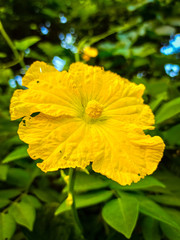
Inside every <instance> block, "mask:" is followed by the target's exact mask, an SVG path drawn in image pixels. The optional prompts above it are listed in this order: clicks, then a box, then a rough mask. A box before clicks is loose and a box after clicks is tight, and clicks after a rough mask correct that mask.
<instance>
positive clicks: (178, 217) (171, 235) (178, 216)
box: [161, 208, 180, 240]
mask: <svg viewBox="0 0 180 240" xmlns="http://www.w3.org/2000/svg"><path fill="white" fill-rule="evenodd" d="M166 211H167V212H168V213H169V215H170V216H171V217H172V218H173V219H174V221H176V222H177V224H178V225H179V226H180V212H179V211H178V210H175V209H170V208H169V209H168V208H167V209H166ZM161 229H162V231H163V233H164V234H165V236H166V237H167V238H168V239H172V240H179V239H180V231H178V230H177V229H175V228H173V227H171V226H169V225H168V224H165V223H161Z"/></svg>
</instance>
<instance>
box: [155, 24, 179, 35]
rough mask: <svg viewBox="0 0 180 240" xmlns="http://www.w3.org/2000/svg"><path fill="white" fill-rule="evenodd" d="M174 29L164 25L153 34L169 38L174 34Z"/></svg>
mask: <svg viewBox="0 0 180 240" xmlns="http://www.w3.org/2000/svg"><path fill="white" fill-rule="evenodd" d="M175 32H176V29H175V28H174V27H171V26H168V25H165V26H161V27H158V28H156V29H155V33H156V34H157V35H160V36H170V35H173V34H175Z"/></svg>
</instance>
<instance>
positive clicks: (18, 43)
mask: <svg viewBox="0 0 180 240" xmlns="http://www.w3.org/2000/svg"><path fill="white" fill-rule="evenodd" d="M39 40H40V37H38V36H31V37H26V38H24V39H21V40H15V41H14V44H15V47H16V49H17V50H20V51H24V50H26V49H27V48H29V47H31V46H32V45H34V44H35V43H37V42H39Z"/></svg>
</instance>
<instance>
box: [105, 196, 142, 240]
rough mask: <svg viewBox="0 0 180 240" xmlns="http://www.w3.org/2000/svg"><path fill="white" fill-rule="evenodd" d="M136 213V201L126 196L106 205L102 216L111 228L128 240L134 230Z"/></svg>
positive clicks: (137, 205)
mask: <svg viewBox="0 0 180 240" xmlns="http://www.w3.org/2000/svg"><path fill="white" fill-rule="evenodd" d="M138 212H139V204H138V201H137V200H136V199H135V198H133V197H130V196H128V195H127V194H126V195H123V196H122V197H121V198H118V199H114V200H111V201H110V202H108V203H106V205H105V206H104V207H103V210H102V216H103V218H104V220H105V221H106V222H107V223H108V224H109V225H110V226H111V227H112V228H114V229H115V230H116V231H118V232H120V233H122V234H123V235H124V236H125V237H126V238H128V239H129V238H130V237H131V234H132V232H133V230H134V228H135V225H136V222H137V219H138Z"/></svg>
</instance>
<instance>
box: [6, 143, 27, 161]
mask: <svg viewBox="0 0 180 240" xmlns="http://www.w3.org/2000/svg"><path fill="white" fill-rule="evenodd" d="M26 157H29V155H28V153H27V146H22V147H18V148H16V149H15V150H14V151H13V152H11V153H10V154H8V155H7V156H6V157H5V158H4V159H3V161H2V163H8V162H12V161H15V160H18V159H21V158H26Z"/></svg>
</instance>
